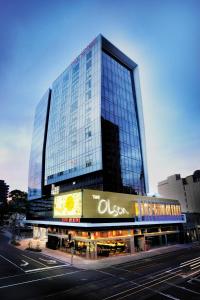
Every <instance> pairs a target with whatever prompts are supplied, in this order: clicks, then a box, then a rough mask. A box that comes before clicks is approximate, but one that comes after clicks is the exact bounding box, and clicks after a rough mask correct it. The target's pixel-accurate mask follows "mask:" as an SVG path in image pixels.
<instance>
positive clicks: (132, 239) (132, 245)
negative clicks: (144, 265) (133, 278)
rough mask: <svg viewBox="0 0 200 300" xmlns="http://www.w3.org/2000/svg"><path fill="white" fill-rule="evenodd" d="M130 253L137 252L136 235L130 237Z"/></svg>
mask: <svg viewBox="0 0 200 300" xmlns="http://www.w3.org/2000/svg"><path fill="white" fill-rule="evenodd" d="M130 253H131V254H132V253H135V240H134V236H133V237H131V238H130Z"/></svg>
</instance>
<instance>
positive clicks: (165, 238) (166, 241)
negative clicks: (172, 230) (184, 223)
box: [165, 234, 167, 245]
mask: <svg viewBox="0 0 200 300" xmlns="http://www.w3.org/2000/svg"><path fill="white" fill-rule="evenodd" d="M165 245H167V234H165Z"/></svg>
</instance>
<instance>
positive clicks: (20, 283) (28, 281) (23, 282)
mask: <svg viewBox="0 0 200 300" xmlns="http://www.w3.org/2000/svg"><path fill="white" fill-rule="evenodd" d="M77 272H84V271H74V272H69V273H63V274H58V275H53V276H48V277H43V278H38V279H33V280H27V281H22V282H18V283H13V284H8V285H3V286H0V289H5V288H8V287H12V286H17V285H23V284H27V283H32V282H37V281H42V280H46V279H51V278H56V277H62V276H65V275H69V274H74V273H77Z"/></svg>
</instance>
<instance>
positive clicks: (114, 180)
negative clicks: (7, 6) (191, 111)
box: [27, 35, 185, 258]
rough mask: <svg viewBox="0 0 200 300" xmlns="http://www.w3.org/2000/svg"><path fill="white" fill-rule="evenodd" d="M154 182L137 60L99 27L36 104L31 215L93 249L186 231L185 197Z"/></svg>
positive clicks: (47, 235) (62, 243)
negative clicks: (164, 194) (151, 185)
mask: <svg viewBox="0 0 200 300" xmlns="http://www.w3.org/2000/svg"><path fill="white" fill-rule="evenodd" d="M147 192H148V176H147V167H146V151H145V134H144V122H143V113H142V102H141V94H140V84H139V77H138V66H137V64H136V63H135V62H133V61H132V60H131V59H130V58H128V57H127V56H126V55H125V54H123V53H122V52H121V51H120V50H119V49H117V48H116V47H115V46H114V45H113V44H111V43H110V42H109V41H108V40H107V39H105V38H104V37H103V36H102V35H99V36H98V37H97V38H96V39H95V40H94V41H92V42H91V43H90V44H89V45H88V46H87V48H85V50H84V51H83V52H82V53H81V54H80V55H79V56H78V57H77V58H76V59H75V60H74V61H73V62H72V64H71V65H70V66H69V67H68V68H67V69H66V70H65V71H64V72H63V73H62V74H61V75H60V76H59V77H58V78H57V79H56V80H55V81H54V82H53V84H52V87H51V89H49V90H48V91H47V92H46V93H45V95H44V96H43V97H42V99H41V100H40V102H39V104H38V106H37V108H36V113H35V121H34V130H33V139H32V147H31V155H30V166H29V189H28V197H29V200H31V201H30V205H29V214H28V216H27V223H28V224H34V237H36V238H40V239H41V240H43V241H45V243H46V242H47V246H48V247H50V248H58V247H59V248H63V249H64V251H70V250H69V249H70V241H73V244H74V248H75V251H76V254H78V255H79V254H80V255H85V256H86V257H89V256H90V257H91V258H96V257H98V256H105V255H108V254H109V255H112V254H117V253H133V252H134V251H135V249H137V251H138V249H141V250H145V249H149V247H150V246H151V245H152V246H155V245H156V244H158V245H161V244H163V245H166V244H167V241H169V240H170V242H173V241H177V240H179V237H180V231H181V230H180V229H179V227H180V224H182V223H184V222H185V219H184V216H182V215H181V208H180V204H179V202H178V201H177V200H173V199H172V200H170V199H159V198H155V197H153V198H151V197H147V196H146V193H147ZM108 246H109V247H110V248H109V247H108Z"/></svg>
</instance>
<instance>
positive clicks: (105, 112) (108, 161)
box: [101, 52, 145, 194]
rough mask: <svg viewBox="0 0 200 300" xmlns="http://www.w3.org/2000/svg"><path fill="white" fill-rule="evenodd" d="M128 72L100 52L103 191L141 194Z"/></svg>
mask: <svg viewBox="0 0 200 300" xmlns="http://www.w3.org/2000/svg"><path fill="white" fill-rule="evenodd" d="M132 84H133V81H132V75H131V71H130V70H129V69H127V68H126V67H125V66H124V65H122V64H121V63H119V62H118V61H116V60H115V59H114V58H112V57H111V56H110V55H108V54H107V53H105V52H102V108H101V113H102V136H103V138H102V140H103V165H104V178H105V188H106V189H107V190H109V191H117V192H124V193H133V194H144V193H145V186H144V172H143V164H142V155H141V147H140V137H139V126H138V120H137V114H136V102H135V97H134V94H133V88H134V87H133V86H132Z"/></svg>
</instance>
